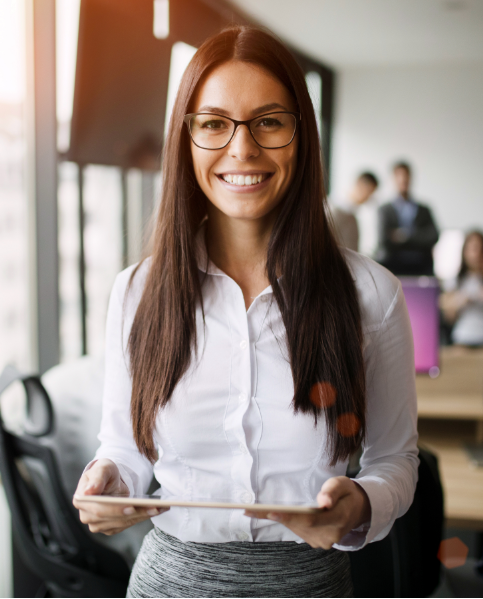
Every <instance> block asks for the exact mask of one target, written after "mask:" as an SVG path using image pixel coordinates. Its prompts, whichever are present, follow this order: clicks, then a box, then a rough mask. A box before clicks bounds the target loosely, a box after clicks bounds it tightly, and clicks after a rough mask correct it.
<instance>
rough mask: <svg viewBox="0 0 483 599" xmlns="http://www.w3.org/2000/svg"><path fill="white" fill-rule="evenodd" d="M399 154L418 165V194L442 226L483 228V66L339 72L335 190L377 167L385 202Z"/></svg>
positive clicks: (339, 192) (380, 194)
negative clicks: (391, 172) (392, 165)
mask: <svg viewBox="0 0 483 599" xmlns="http://www.w3.org/2000/svg"><path fill="white" fill-rule="evenodd" d="M399 158H403V159H406V160H408V161H409V162H410V163H411V164H413V165H414V169H415V178H414V195H415V196H416V197H417V198H418V199H420V200H421V201H423V202H427V203H428V204H430V205H431V206H432V207H433V209H434V214H435V217H436V219H437V222H438V224H439V226H440V227H441V228H464V229H467V228H470V227H474V226H479V227H480V228H483V64H481V63H474V64H462V65H448V66H411V67H409V66H407V67H370V68H369V67H367V68H350V69H344V70H342V71H339V76H338V82H337V91H336V115H335V127H334V145H333V158H332V193H333V194H334V195H342V194H344V192H345V191H346V190H347V188H348V186H349V185H350V183H351V181H352V180H353V178H354V176H355V175H356V174H357V173H358V172H359V171H361V170H363V169H370V170H374V172H375V173H376V174H377V175H378V176H379V177H380V178H381V179H382V182H383V185H382V188H381V189H380V193H379V194H378V195H379V198H380V200H386V199H387V198H389V197H390V196H391V195H392V194H393V193H394V192H393V188H392V182H391V174H390V165H391V163H392V162H393V161H394V160H397V159H399Z"/></svg>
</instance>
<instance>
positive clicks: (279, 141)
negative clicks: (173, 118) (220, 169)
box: [190, 112, 296, 150]
mask: <svg viewBox="0 0 483 599" xmlns="http://www.w3.org/2000/svg"><path fill="white" fill-rule="evenodd" d="M295 127H296V120H295V116H294V115H293V114H288V113H285V112H277V113H273V114H265V115H263V116H261V117H259V118H258V119H255V120H253V121H252V122H251V124H250V131H251V133H252V135H253V137H254V138H255V141H256V142H257V143H258V144H260V145H261V146H262V147H264V148H280V147H283V146H286V145H288V144H289V143H290V142H291V141H292V138H293V136H294V133H295ZM234 129H235V123H233V121H230V120H229V119H226V118H224V117H222V116H218V115H214V114H197V115H195V116H193V118H192V119H191V121H190V132H191V137H192V139H193V141H194V142H195V144H196V145H197V146H200V147H201V148H206V149H209V150H217V149H220V148H223V147H224V146H226V144H227V143H228V142H229V141H230V139H231V137H232V135H233V130H234Z"/></svg>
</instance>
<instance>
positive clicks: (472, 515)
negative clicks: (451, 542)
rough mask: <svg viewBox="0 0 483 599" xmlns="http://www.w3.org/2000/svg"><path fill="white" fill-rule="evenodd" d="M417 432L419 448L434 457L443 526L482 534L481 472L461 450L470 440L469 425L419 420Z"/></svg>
mask: <svg viewBox="0 0 483 599" xmlns="http://www.w3.org/2000/svg"><path fill="white" fill-rule="evenodd" d="M418 428H419V443H420V445H421V446H422V447H427V448H428V449H429V450H430V451H432V452H433V453H434V454H436V456H437V457H438V461H439V470H440V474H441V482H442V484H443V489H444V501H445V506H444V511H445V516H446V524H447V526H454V527H459V528H471V529H473V530H480V531H483V468H475V467H474V466H472V465H471V463H470V461H469V459H468V456H467V454H466V452H465V450H464V449H463V443H465V442H467V441H468V442H471V441H472V440H473V429H472V427H471V423H469V422H464V421H458V422H450V421H448V420H447V421H439V422H438V421H435V420H423V421H420V422H419V426H418Z"/></svg>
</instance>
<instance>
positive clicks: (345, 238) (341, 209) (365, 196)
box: [332, 171, 379, 256]
mask: <svg viewBox="0 0 483 599" xmlns="http://www.w3.org/2000/svg"><path fill="white" fill-rule="evenodd" d="M378 185H379V181H378V179H377V177H376V176H375V175H374V174H373V173H371V172H369V171H367V172H363V173H361V174H360V175H359V176H358V177H357V179H356V180H355V182H354V185H353V186H352V189H351V191H350V193H349V194H348V197H347V198H346V199H344V200H338V201H337V200H336V201H335V202H334V207H333V208H332V217H333V220H334V225H335V229H336V233H337V236H338V238H339V241H340V243H341V245H344V246H345V247H348V248H349V249H351V250H354V251H356V252H359V251H360V252H361V253H363V254H365V255H367V256H371V255H372V254H373V253H374V250H375V248H376V244H377V229H376V209H375V207H374V206H373V202H371V201H369V200H370V199H371V197H372V196H373V194H374V192H375V191H376V189H377V187H378Z"/></svg>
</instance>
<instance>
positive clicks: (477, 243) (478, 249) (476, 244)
mask: <svg viewBox="0 0 483 599" xmlns="http://www.w3.org/2000/svg"><path fill="white" fill-rule="evenodd" d="M463 258H464V261H465V263H466V266H467V267H468V268H469V269H470V270H474V271H482V270H483V244H482V241H481V239H480V236H479V235H471V236H470V237H469V238H468V240H467V241H466V244H465V250H464V256H463Z"/></svg>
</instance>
